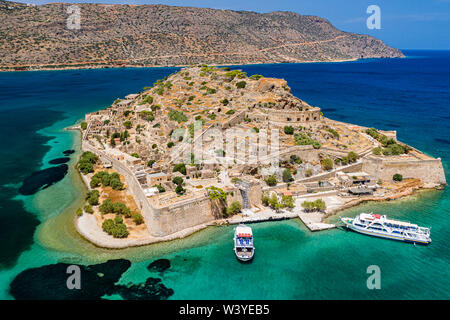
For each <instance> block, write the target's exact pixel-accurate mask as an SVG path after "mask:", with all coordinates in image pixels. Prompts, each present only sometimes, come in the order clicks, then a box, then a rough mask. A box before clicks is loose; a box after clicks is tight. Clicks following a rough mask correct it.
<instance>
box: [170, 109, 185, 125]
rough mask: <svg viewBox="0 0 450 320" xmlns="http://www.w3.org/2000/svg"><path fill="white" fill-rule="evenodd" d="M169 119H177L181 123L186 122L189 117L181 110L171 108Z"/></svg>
mask: <svg viewBox="0 0 450 320" xmlns="http://www.w3.org/2000/svg"><path fill="white" fill-rule="evenodd" d="M169 119H170V120H172V121H176V122H178V123H181V122H186V121H187V119H188V118H187V116H186V115H185V114H184V113H183V112H181V111H177V110H170V111H169Z"/></svg>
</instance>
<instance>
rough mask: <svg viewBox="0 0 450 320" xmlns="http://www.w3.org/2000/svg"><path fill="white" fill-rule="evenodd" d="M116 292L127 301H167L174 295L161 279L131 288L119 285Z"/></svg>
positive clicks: (147, 281) (151, 280)
mask: <svg viewBox="0 0 450 320" xmlns="http://www.w3.org/2000/svg"><path fill="white" fill-rule="evenodd" d="M116 292H117V293H118V294H120V296H121V297H122V298H124V299H126V300H166V299H167V298H168V297H170V296H171V295H173V293H174V291H173V289H170V288H167V287H166V286H165V285H164V284H163V283H161V279H159V278H152V277H150V278H147V280H146V281H145V283H144V284H133V285H130V286H124V285H117V286H116Z"/></svg>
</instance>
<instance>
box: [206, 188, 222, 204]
mask: <svg viewBox="0 0 450 320" xmlns="http://www.w3.org/2000/svg"><path fill="white" fill-rule="evenodd" d="M206 189H207V190H208V197H209V199H210V200H216V199H220V200H222V201H226V200H227V193H226V192H225V191H223V190H222V189H221V188H218V187H215V186H211V187H208V188H206Z"/></svg>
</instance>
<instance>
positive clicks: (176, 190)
mask: <svg viewBox="0 0 450 320" xmlns="http://www.w3.org/2000/svg"><path fill="white" fill-rule="evenodd" d="M175 192H176V193H177V194H178V195H182V194H184V193H185V192H186V190H185V189H183V187H182V186H181V185H177V187H176V188H175Z"/></svg>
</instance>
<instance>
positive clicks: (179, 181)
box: [172, 177, 183, 186]
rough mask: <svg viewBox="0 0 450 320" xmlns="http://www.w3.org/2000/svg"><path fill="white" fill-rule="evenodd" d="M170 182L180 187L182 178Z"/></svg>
mask: <svg viewBox="0 0 450 320" xmlns="http://www.w3.org/2000/svg"><path fill="white" fill-rule="evenodd" d="M172 182H173V183H175V184H176V185H178V186H179V185H181V184H182V183H183V178H182V177H175V178H173V179H172Z"/></svg>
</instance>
